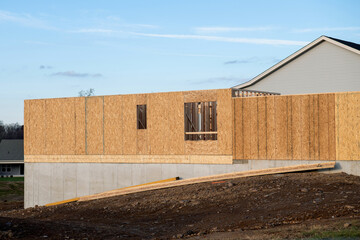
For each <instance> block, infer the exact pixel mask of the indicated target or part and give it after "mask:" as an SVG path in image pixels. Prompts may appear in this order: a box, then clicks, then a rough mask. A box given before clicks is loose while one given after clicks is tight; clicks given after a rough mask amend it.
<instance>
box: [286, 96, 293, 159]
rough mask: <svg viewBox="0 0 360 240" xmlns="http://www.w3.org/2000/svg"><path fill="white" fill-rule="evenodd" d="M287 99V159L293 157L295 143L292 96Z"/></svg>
mask: <svg viewBox="0 0 360 240" xmlns="http://www.w3.org/2000/svg"><path fill="white" fill-rule="evenodd" d="M286 101H287V108H288V109H287V117H286V118H287V120H286V122H287V153H288V154H287V159H293V144H292V96H287V97H286Z"/></svg>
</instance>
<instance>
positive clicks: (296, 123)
mask: <svg viewBox="0 0 360 240" xmlns="http://www.w3.org/2000/svg"><path fill="white" fill-rule="evenodd" d="M301 98H302V96H292V128H291V131H292V135H291V137H292V149H293V153H292V157H293V159H295V160H300V159H301V143H302V129H301V125H302V124H301V121H302V116H301V113H302V110H301V106H302V104H301V102H302V101H301Z"/></svg>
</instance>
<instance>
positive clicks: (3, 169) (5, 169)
mask: <svg viewBox="0 0 360 240" xmlns="http://www.w3.org/2000/svg"><path fill="white" fill-rule="evenodd" d="M1 172H11V165H8V164H2V165H1Z"/></svg>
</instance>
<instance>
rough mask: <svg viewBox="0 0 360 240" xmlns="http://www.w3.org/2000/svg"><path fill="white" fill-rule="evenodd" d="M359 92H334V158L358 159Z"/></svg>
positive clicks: (359, 146) (359, 135)
mask: <svg viewBox="0 0 360 240" xmlns="http://www.w3.org/2000/svg"><path fill="white" fill-rule="evenodd" d="M359 129H360V93H359V92H355V93H337V94H336V134H337V142H336V154H337V159H336V160H360V134H359Z"/></svg>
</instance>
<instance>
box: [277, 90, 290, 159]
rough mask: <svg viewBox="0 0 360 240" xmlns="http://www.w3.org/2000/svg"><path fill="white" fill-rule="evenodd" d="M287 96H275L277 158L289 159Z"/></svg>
mask: <svg viewBox="0 0 360 240" xmlns="http://www.w3.org/2000/svg"><path fill="white" fill-rule="evenodd" d="M286 100H287V99H286V97H284V96H281V97H276V98H275V126H276V127H275V135H276V139H275V142H276V147H275V156H276V159H287V101H286Z"/></svg>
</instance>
